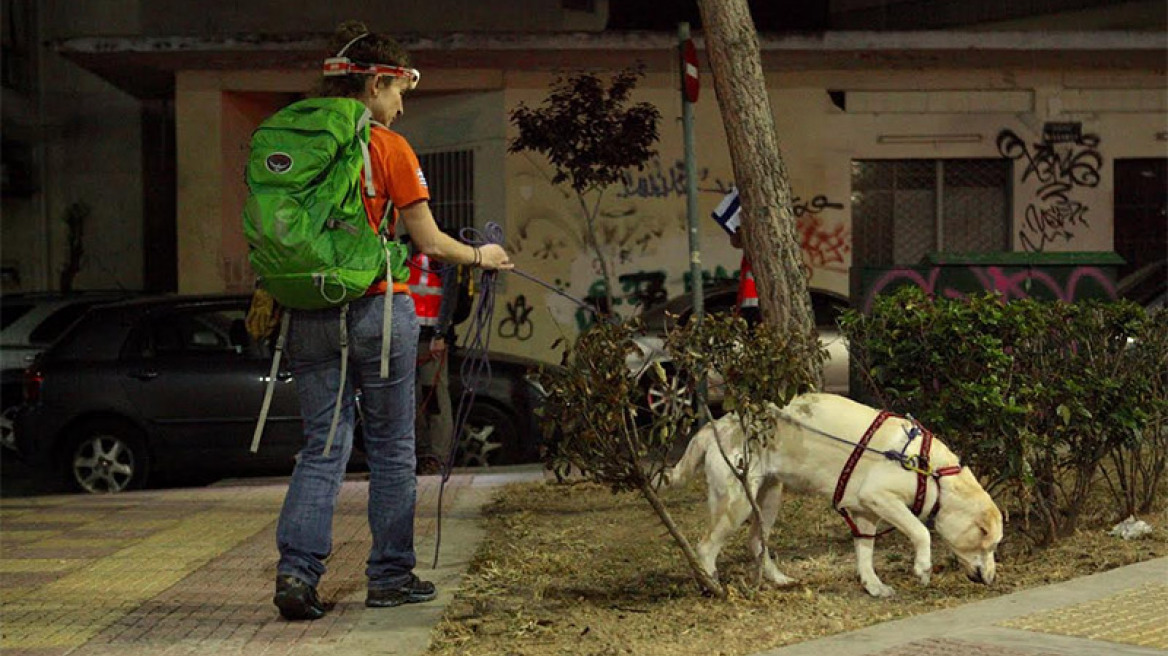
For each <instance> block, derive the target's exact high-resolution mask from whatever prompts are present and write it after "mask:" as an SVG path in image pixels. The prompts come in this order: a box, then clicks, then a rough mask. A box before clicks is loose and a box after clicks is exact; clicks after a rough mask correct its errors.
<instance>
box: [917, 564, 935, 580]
mask: <svg viewBox="0 0 1168 656" xmlns="http://www.w3.org/2000/svg"><path fill="white" fill-rule="evenodd" d="M913 574H916V576H917V579H919V580H920V582H921V585H928V584H929V581H931V580H932V579H933V564H932V563H917V564H916V566H914V567H913Z"/></svg>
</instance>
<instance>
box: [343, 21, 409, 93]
mask: <svg viewBox="0 0 1168 656" xmlns="http://www.w3.org/2000/svg"><path fill="white" fill-rule="evenodd" d="M369 35H370V33H369V32H366V33H365V34H361V35H359V36H357V37H356V38H354V39H353V40H352V41H349V42H348V43H346V44H345V47H343V48H341V50H340V51H339V52H338V53H337V54H336V56H335V57H329V58H328V59H326V60H324V75H325V77H335V76H338V75H349V74H350V73H357V74H358V75H389V76H391V77H402V78H405V79H407V80H409V81H410V85H409V87H408V88H410V89H415V88H417V86H418V80H420V79H422V73H421V72H420V71H418V69H416V68H403V67H401V66H390V65H389V64H365V63H362V62H355V61H353V60H351V59H349V58H348V57H346V56H345V52H347V51H348V50H349V46H352V45H353V44H354V43H357V42H358V41H360V40H361V39H364V38H365V37H367V36H369Z"/></svg>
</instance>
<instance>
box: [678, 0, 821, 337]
mask: <svg viewBox="0 0 1168 656" xmlns="http://www.w3.org/2000/svg"><path fill="white" fill-rule="evenodd" d="M698 6H699V7H700V9H701V14H702V23H703V25H704V26H705V27H704V30H705V43H706V54H707V56H708V57H709V60H710V67H711V68H712V69H713V77H714V91H715V92H716V93H717V96H718V107H719V108H720V109H721V110H722V123H723V125H724V126H725V129H726V138H727V140H728V142H729V146H730V161H731V162H732V163H733V165H734V180H735V184H736V185H737V186H738V193H739V195H740V197H741V202H742V229H743V233H744V234H743V237H744V239H743V245H744V246H745V248H746V253H747V256H748V257H749V258H750V262H751V264H752V265H753V267H754V279H755V283H756V285H757V287H758V296H759V305H760V306H761V308H762V314H763V319H764V320H765V321H767V322H768V323H771V324H774V325H777V326H779V327H783V328H787V329H789V330H790V331H791V333H792V334H809V333H811V331H812V321H811V309H810V306H811V302H810V301H811V299H810V296H809V295H808V293H807V280H806V278H805V276H804V274H803V255H802V251H801V249H800V246H799V238H798V233H797V231H796V226H795V215H794V212H793V211H792V209H791V185H790V180H789V179H788V177H787V168H786V166H785V165H784V164H783V159H782V156H781V155H780V153H779V140H778V136H777V135H776V133H775V121H774V117H773V116H772V114H771V104H770V99H769V97H768V95H767V88H766V80H765V79H764V77H763V70H762V56H761V55H760V53H759V47H758V35H757V33H756V32H755V29H754V21H753V20H752V19H751V17H750V9H749V7H747V4H746V0H698Z"/></svg>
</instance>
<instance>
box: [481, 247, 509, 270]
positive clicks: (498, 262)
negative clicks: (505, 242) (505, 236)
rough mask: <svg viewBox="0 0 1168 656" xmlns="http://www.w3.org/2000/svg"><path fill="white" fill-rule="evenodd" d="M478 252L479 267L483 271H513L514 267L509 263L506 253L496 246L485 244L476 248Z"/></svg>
mask: <svg viewBox="0 0 1168 656" xmlns="http://www.w3.org/2000/svg"><path fill="white" fill-rule="evenodd" d="M477 250H478V252H479V257H478V259H479V266H480V267H482V268H484V269H500V270H504V271H506V270H508V269H514V268H515V265H514V264H512V263H511V257H510V256H509V255H507V251H505V250H503V247H502V246H500V245H498V244H485V245H483V246H478V247H477Z"/></svg>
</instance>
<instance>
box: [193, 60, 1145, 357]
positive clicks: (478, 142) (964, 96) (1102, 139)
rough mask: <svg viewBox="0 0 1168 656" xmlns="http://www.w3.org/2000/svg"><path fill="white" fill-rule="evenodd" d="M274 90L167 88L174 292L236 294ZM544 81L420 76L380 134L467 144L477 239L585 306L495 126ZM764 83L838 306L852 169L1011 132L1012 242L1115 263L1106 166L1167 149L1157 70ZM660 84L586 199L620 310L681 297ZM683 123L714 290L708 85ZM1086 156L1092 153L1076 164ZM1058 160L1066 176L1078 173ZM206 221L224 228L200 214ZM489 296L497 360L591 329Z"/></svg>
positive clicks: (263, 84)
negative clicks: (1060, 137)
mask: <svg viewBox="0 0 1168 656" xmlns="http://www.w3.org/2000/svg"><path fill="white" fill-rule="evenodd" d="M281 81H282V82H281ZM288 81H289V78H288V77H287V76H283V77H281V76H280V75H279V74H275V73H273V74H271V75H269V76H256V75H252V76H250V77H249V76H241V75H239V74H235V75H221V74H211V73H190V74H184V75H183V76H181V77H180V84H179V91H178V94H177V108H178V123H179V153H180V165H179V208H180V209H179V212H180V226H179V235H180V259H181V268H180V291H183V292H197V291H221V290H225V289H241V288H242V289H245V288H247V286H248V285H249V284H250V275H249V274H248V273H247V271H246V265H245V264H244V262H245V259H246V246H245V244H244V243H243V241H242V236H241V235H240V233H239V209H240V208H241V207H242V199H243V198H244V195H245V193H246V192H245V190H244V188H243V185H242V176H241V175H240V173H239V171H240V167H241V164H240V162H241V161H242V160H241V157H242V154H243V153H244V148H245V146H246V139H247V136H248V135H249V134H250V131H251V129H252V128H253V127H254V125H255V124H256V123H258V122H259V120H260V119H261V118H262V116H264V115H265V114H266V113H267V111H268V108H269V107H270V106H271V107H274V106H276V105H278V103H275V104H274V105H273V104H271V101H272V100H273V99H275V98H277V97H278V96H276V95H268V96H257V95H255V94H254V93H249V94H241V93H239V91H240V90H241V89H244V88H250V89H253V90H260V91H265V92H268V93H269V94H272V93H279V92H282V91H287V90H289V89H291V88H296V87H295V85H292V84H289V83H288ZM300 81H302V80H298V82H300ZM550 81H551V76H550V75H548V74H543V73H524V72H514V71H508V72H502V71H489V70H472V71H463V72H451V73H449V74H447V73H441V74H438V75H434V76H432V77H431V78H430V79H429V80H428V83H429V84H428V91H427V92H425V93H422V92H418V93H417V94H416V95H412V96H411V97H410V98H408V99H407V101H406V114H405V116H404V117H403V119H402V120H401V121H400V122H399V123H398V124H397V125H396V126H395V129H397V130H399V131H400V132H401V133H402V134H404V135H405V136H406V137H407V139H409V140H410V142H411V143H412V144H413V145H414V147H415V149H416V150H418V151H419V152H435V151H440V150H451V149H463V148H472V149H474V150H475V153H476V158H475V162H476V165H475V166H476V178H475V188H476V221H477V223H478V224H479V226H480V227H481V226H482V225H484V224H485V222H486V221H496V222H498V223H500V224H501V225H502V226H503V228H504V232H505V235H506V243H507V246H508V248H509V250H510V251H511V252H512V253H513V255H514V260H515V262H516V264H517V266H518V267H519V268H520V269H522V270H523V271H524V272H525V273H527V274H529V275H531V276H534V277H536V278H539V279H541V280H543V281H546V282H547V283H548V284H550V285H552V286H555V287H557V288H559V289H562V290H563V291H564V292H566V293H568V294H571V295H573V296H575V297H578V298H583V297H587V296H589V295H596V294H598V292H599V289H600V288H599V287H598V283H600V281H601V280H602V277H601V275H600V273H599V269H598V267H597V265H596V262H595V258H594V256H593V254H592V251H591V250H590V249H589V248H588V247H587V246H586V244H587V243H588V239H589V237H588V235H587V234H586V230H585V227H584V222H583V219H582V210H581V206H580V203H579V200H578V199H577V198H576V197H575V195H574V194H573V193H572V192H571V190H570V189H569V188H568V187H566V186H563V185H560V186H556V185H552V184H551V182H550V179H551V176H552V175H553V170H552V169H551V167H550V165H549V164H548V163H547V162H546V161H545V160H544V159H543V158H542V157H540V156H538V155H533V154H530V153H522V154H513V155H508V154H506V152H505V149H506V143H507V140H508V139H510V138H513V137H514V136H515V131H514V127H513V126H511V125H509V124H508V122H507V121H506V117H507V115H508V114H509V112H510V111H511V110H512V109H514V108H515V107H516V106H518V104H519V103H521V102H523V103H526V104H528V105H532V106H535V105H539V104H540V103H541V102H542V101H543V99H544V97H545V96H546V93H547V88H548V85H549V83H550ZM768 84H769V86H770V89H771V93H770V100H771V109H772V112H773V113H774V116H775V119H776V126H777V129H778V132H779V138H780V143H781V148H782V153H783V157H784V159H785V162H786V164H787V167H788V171H789V173H790V176H791V188H792V194H793V197H794V211H795V215H796V218H797V220H798V222H799V234H800V238H801V241H802V245H803V249H804V264H805V266H806V267H807V270H808V272H809V273H810V284H811V285H812V286H813V287H817V288H821V289H826V290H830V291H833V292H836V293H839V294H843V295H847V293H848V290H849V278H848V275H849V269H850V267H851V266H852V227H853V226H852V216H851V177H850V176H851V173H850V172H851V162H852V160H854V159H917V158H923V159H934V158H999V157H1002V156H1003V152H1004V151H1003V149H1002V147H1001V146H1000V145H999V141H1000V138H1003V137H1002V135H1012V136H1011V137H1008V138H1007V139H1013V140H1015V141H1016V142H1017V144H1019V146H1018V149H1020V151H1018V152H1023V153H1024V154H1023V155H1022V156H1020V157H1019V158H1018V159H1016V160H1015V162H1014V165H1013V171H1014V173H1013V181H1014V190H1013V209H1012V214H1013V217H1012V220H1013V226H1012V230H1011V234H1012V240H1013V248H1014V249H1015V250H1044V251H1048V252H1056V251H1084V250H1087V251H1107V250H1110V249H1111V248H1112V217H1111V212H1112V205H1113V198H1112V196H1113V193H1114V187H1113V177H1112V174H1111V166H1112V161H1113V160H1114V159H1115V158H1121V157H1122V158H1129V157H1164V156H1165V155H1166V143H1165V141H1164V139H1165V136H1164V135H1163V132H1164V126H1165V116H1166V115H1168V92H1166V89H1165V81H1164V80H1163V79H1162V78H1160V77H1158V76H1154V75H1140V74H1123V75H1112V74H1108V73H1105V72H1101V73H1090V74H1086V73H1083V74H1077V73H1061V72H1022V71H1004V70H974V71H947V72H940V71H938V72H900V73H897V72H890V73H883V74H878V75H877V74H873V73H870V72H868V73H856V72H841V71H804V72H800V73H783V74H770V75H769V76H768ZM673 87H674V80H673V76H672V75H670V74H667V73H656V74H650V75H649V76H648V77H646V78H645V79H644V80H643V81H642V83H641V84H640V86H639V88H638V90H637V92H636V95H635V100H637V101H640V100H644V101H648V102H651V103H653V104H655V105H656V106H657V107H658V108H659V109H660V111H661V113H662V120H661V123H660V133H661V140H660V143H659V145H658V154H657V157H656V158H654V159H653V160H652V161H651V162H650V163H649V165H648V166H647V167H646V169H645V170H643V171H629V172H627V175H626V178H625V180H624V181H623V182H621V183H618V184H617V185H614V186H613V187H611V188H609V189H608V190H607V191H606V193H605V194H604V195H603V198H602V200H601V202H600V205H599V208H600V214H599V217H600V218H599V222H598V228H599V229H598V240H599V242H600V243H601V245H602V248H603V249H604V252H605V254H606V257H608V259H609V262H610V263H611V264H612V265H613V270H614V274H615V276H614V277H615V279H614V283H616V285H615V287H616V290H615V296H616V303H617V308H616V309H617V311H618V312H620V313H621V314H624V315H632V314H635V313H636V312H637V311H638V303H639V302H641V301H643V300H644V299H655V300H663V299H664V298H667V297H672V296H675V295H678V294H682V293H686V292H687V291H688V290H689V289H690V284H691V283H690V281H689V280H688V274H689V259H688V252H689V245H688V237H687V233H686V229H685V222H686V217H685V196H684V193H685V186H684V164H683V161H682V160H683V145H682V129H681V125H680V121H679V117H680V114H681V103H680V99H679V97H678V95H679V94H678V93H677V92H676V91H675V90H674V88H673ZM299 88H303V87H299ZM829 89H830V90H833V91H843V92H844V95H845V98H846V102H845V107H846V109H841V108H840V107H838V106H837V105H836V104H835V103H833V102H832V99H831V97H830V96H829V95H828V93H827V91H828V90H829ZM264 98H267V100H266V101H265V100H264ZM265 103H269V104H265ZM694 114H695V117H696V143H697V149H696V150H697V158H698V162H697V170H698V181H697V187H698V214H699V222H700V225H701V230H700V241H701V264H702V269H703V272H704V274H703V275H704V277H705V279H706V282H710V281H713V280H719V279H727V280H729V279H733V278H734V277H735V276H736V274H737V270H738V268H739V260H740V257H741V253H740V252H739V251H736V250H734V249H733V248H732V247H731V246H730V245H729V241H728V239H727V238H726V236H725V234H724V233H723V232H722V231H721V229H720V228H718V227H717V226H716V225H715V224H714V222H713V221H712V220H710V219H709V214H710V212H711V211H712V209H713V207H714V206H715V205H716V204H717V203H718V201H719V200H720V199H721V198H722V196H723V194H724V193H725V192H726V191H727V190H728V189H729V188H730V187H731V186H732V185H733V172H732V167H731V163H730V159H729V153H728V151H727V149H726V146H725V135H724V130H723V126H722V119H721V116H720V113H719V111H718V106H717V102H716V99H715V97H714V94H713V93H712V90H711V89H710V88H709V82H708V79H707V80H706V88H705V89H703V92H702V94H701V98H700V100H699V102H698V103H697V105H696V107H695V112H694ZM1051 120H1060V121H1070V120H1074V121H1081V122H1082V124H1083V132H1084V133H1085V134H1088V135H1094V137H1095V140H1094V141H1093V142H1092V144H1093V145H1091V146H1086V145H1083V144H1069V145H1061V146H1056V147H1055V148H1054V150H1053V151H1051V153H1052V154H1048V155H1045V157H1046V158H1047V160H1046V161H1044V160H1043V159H1042V157H1043V156H1040V155H1039V146H1040V142H1041V140H1042V124H1043V122H1045V121H1051ZM216 135H217V136H216ZM904 141H908V143H903V142H904ZM1011 152H1015V151H1011ZM1084 152H1090V153H1092V154H1091V155H1089V156H1087V157H1086V158H1084V157H1083V153H1084ZM1051 157H1054V158H1056V159H1057V161H1055V160H1051V159H1050V158H1051ZM1072 165H1074V166H1077V167H1079V168H1078V169H1076V170H1077V171H1078V173H1077V174H1076V176H1077V177H1075V179H1072V178H1071V171H1072ZM1083 166H1086V167H1087V168H1088V169H1090V170H1089V171H1085V170H1083V169H1082V167H1083ZM1088 172H1089V173H1090V175H1082V174H1085V173H1088ZM1048 175H1054V176H1056V177H1057V178H1058V180H1055V181H1056V182H1058V181H1059V180H1061V181H1063V182H1067V184H1068V185H1069V186H1067V188H1066V189H1065V190H1064V191H1065V195H1066V197H1067V198H1068V199H1070V200H1071V201H1074V202H1075V203H1078V204H1079V205H1078V206H1079V207H1081V208H1082V209H1081V212H1080V214H1079V215H1078V217H1077V220H1075V221H1073V222H1071V223H1068V224H1066V225H1061V226H1052V225H1046V224H1038V225H1035V224H1031V223H1028V222H1027V217H1028V216H1030V214H1028V213H1033V212H1034V211H1035V210H1042V209H1043V208H1044V204H1047V203H1048V202H1049V201H1048V200H1044V199H1043V198H1042V197H1041V194H1040V193H1039V187H1040V186H1041V184H1042V183H1043V181H1042V180H1039V179H1038V178H1039V177H1041V176H1048ZM1044 180H1045V178H1044ZM1076 180H1078V182H1076ZM593 200H594V199H593ZM1032 207H1033V208H1035V209H1034V210H1032V209H1031V208H1032ZM216 214H218V216H219V217H220V220H219V221H215V220H208V217H213V216H216ZM498 292H499V293H498V301H497V303H498V304H497V307H496V315H495V316H496V326H495V334H494V335H493V336H492V339H493V341H492V347H493V348H496V349H498V350H501V351H506V352H514V353H521V354H526V355H529V356H534V357H538V358H543V359H548V360H551V359H553V358H554V357H555V354H553V353H552V351H551V345H552V343H553V342H554V341H555V340H556V339H558V338H559V337H561V336H563V335H568V336H570V335H572V334H574V333H575V332H576V331H578V330H580V329H582V328H584V327H586V326H587V325H589V324H590V323H591V321H592V319H591V317H590V315H589V314H588V313H587V312H585V311H582V310H580V309H579V308H578V307H577V306H576V305H575V304H574V303H572V302H571V301H569V300H567V299H564V298H563V297H561V296H560V295H558V294H555V293H553V292H552V291H549V290H547V289H545V288H543V287H540V286H539V285H537V284H535V283H532V282H529V281H527V280H524V279H522V278H520V277H518V276H514V275H505V276H502V283H501V284H500V287H499V290H498Z"/></svg>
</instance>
